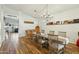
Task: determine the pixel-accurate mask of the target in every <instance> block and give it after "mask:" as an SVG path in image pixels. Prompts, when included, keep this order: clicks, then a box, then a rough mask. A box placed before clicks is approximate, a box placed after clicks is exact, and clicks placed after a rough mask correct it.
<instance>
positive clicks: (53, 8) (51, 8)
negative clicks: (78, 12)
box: [5, 4, 79, 16]
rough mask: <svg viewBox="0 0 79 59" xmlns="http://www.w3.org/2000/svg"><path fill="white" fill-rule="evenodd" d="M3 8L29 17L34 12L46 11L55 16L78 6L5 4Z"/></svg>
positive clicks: (78, 6)
mask: <svg viewBox="0 0 79 59" xmlns="http://www.w3.org/2000/svg"><path fill="white" fill-rule="evenodd" d="M5 6H6V7H9V8H12V9H15V10H17V11H22V12H24V13H26V14H28V15H31V16H32V15H33V14H34V10H36V11H37V12H39V13H42V12H44V10H46V9H48V13H49V14H55V13H59V12H63V11H66V10H70V9H73V8H79V4H48V7H46V4H7V5H5Z"/></svg>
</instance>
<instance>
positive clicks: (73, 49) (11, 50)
mask: <svg viewBox="0 0 79 59" xmlns="http://www.w3.org/2000/svg"><path fill="white" fill-rule="evenodd" d="M0 53H1V54H48V53H49V49H45V48H41V46H40V45H39V44H37V43H35V42H32V41H31V40H30V39H28V38H26V37H21V38H19V40H17V44H16V43H15V41H13V40H6V41H4V42H3V43H2V45H1V47H0ZM65 54H79V47H77V46H76V45H75V44H71V43H70V44H68V45H67V46H66V48H65Z"/></svg>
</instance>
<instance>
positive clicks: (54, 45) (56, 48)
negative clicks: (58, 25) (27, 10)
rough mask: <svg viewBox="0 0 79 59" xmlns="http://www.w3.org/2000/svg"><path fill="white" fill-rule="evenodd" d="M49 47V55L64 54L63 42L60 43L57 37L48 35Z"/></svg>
mask: <svg viewBox="0 0 79 59" xmlns="http://www.w3.org/2000/svg"><path fill="white" fill-rule="evenodd" d="M48 39H49V46H50V47H51V50H52V51H50V53H57V54H60V53H64V47H65V44H63V41H60V40H59V38H58V35H49V36H48Z"/></svg>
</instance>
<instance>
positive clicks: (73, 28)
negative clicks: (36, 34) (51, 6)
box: [46, 8, 79, 43]
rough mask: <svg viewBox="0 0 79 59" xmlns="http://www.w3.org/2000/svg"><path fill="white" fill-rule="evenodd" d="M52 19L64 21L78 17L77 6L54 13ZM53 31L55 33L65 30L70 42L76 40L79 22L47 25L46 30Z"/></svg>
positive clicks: (78, 9) (78, 10)
mask: <svg viewBox="0 0 79 59" xmlns="http://www.w3.org/2000/svg"><path fill="white" fill-rule="evenodd" d="M53 17H54V18H53V19H52V21H64V20H72V19H79V8H76V9H72V10H67V11H64V12H61V13H58V14H54V16H53ZM51 30H52V31H55V34H57V32H58V31H63V32H67V37H68V38H69V40H70V42H71V43H75V42H76V38H77V37H78V32H79V24H67V25H47V28H46V32H49V31H51Z"/></svg>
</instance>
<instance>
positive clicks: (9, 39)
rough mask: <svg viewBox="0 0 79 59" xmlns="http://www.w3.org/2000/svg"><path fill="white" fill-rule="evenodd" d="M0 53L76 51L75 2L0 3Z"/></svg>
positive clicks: (78, 11) (78, 21) (78, 15)
mask: <svg viewBox="0 0 79 59" xmlns="http://www.w3.org/2000/svg"><path fill="white" fill-rule="evenodd" d="M0 54H79V5H78V4H3V5H0Z"/></svg>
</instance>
